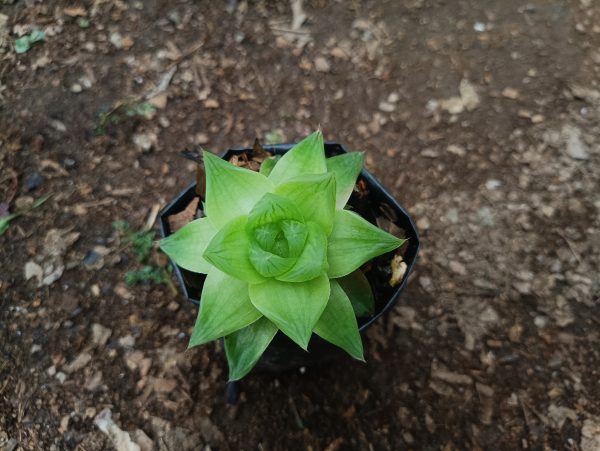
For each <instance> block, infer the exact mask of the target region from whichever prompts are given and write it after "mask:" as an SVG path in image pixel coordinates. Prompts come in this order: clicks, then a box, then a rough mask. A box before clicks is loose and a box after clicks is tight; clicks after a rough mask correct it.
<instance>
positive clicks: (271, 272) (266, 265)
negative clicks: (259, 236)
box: [250, 241, 296, 277]
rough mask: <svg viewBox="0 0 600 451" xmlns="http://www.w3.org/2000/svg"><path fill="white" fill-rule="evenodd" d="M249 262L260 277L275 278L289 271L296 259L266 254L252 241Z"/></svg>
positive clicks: (266, 252)
mask: <svg viewBox="0 0 600 451" xmlns="http://www.w3.org/2000/svg"><path fill="white" fill-rule="evenodd" d="M250 262H251V263H252V265H254V268H255V269H256V271H258V273H259V274H260V275H261V276H263V277H276V276H279V275H280V274H283V273H284V272H286V271H289V269H290V268H291V267H292V266H293V265H294V263H295V262H296V259H295V258H293V257H282V256H279V255H277V254H273V253H271V252H268V251H266V250H264V249H262V248H261V247H260V245H259V244H258V243H257V242H255V241H252V242H251V243H250Z"/></svg>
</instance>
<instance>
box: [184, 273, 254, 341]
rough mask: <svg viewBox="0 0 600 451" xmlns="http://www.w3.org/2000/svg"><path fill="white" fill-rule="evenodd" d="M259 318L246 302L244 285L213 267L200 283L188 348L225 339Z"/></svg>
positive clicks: (247, 301) (246, 286) (248, 300)
mask: <svg viewBox="0 0 600 451" xmlns="http://www.w3.org/2000/svg"><path fill="white" fill-rule="evenodd" d="M260 317H262V314H261V313H260V312H259V311H258V310H256V308H255V307H254V306H253V305H252V302H250V296H249V294H248V284H247V283H246V282H242V281H241V280H239V279H235V278H233V277H231V276H228V275H227V274H225V273H224V272H221V271H219V270H218V269H217V268H214V267H213V268H212V269H211V270H210V271H209V272H208V276H207V277H206V281H205V282H204V288H203V289H202V297H201V298H200V311H199V312H198V318H197V319H196V325H195V326H194V331H193V332H192V337H191V338H190V344H189V346H188V347H190V348H191V347H192V346H198V345H201V344H204V343H207V342H209V341H212V340H216V339H217V338H221V337H224V336H226V335H229V334H231V333H233V332H235V331H237V330H239V329H242V328H244V327H246V326H248V325H249V324H252V323H253V322H254V321H256V320H257V319H259V318H260Z"/></svg>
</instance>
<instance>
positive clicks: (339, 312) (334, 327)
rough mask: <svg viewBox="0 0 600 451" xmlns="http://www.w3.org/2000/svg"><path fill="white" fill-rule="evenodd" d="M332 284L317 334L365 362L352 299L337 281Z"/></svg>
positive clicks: (317, 327)
mask: <svg viewBox="0 0 600 451" xmlns="http://www.w3.org/2000/svg"><path fill="white" fill-rule="evenodd" d="M330 282H331V294H330V296H329V301H328V302H327V307H325V310H323V314H322V315H321V317H320V318H319V321H318V322H317V325H316V326H315V333H316V334H317V335H318V336H319V337H321V338H323V339H325V340H327V341H329V342H331V343H333V344H334V345H336V346H339V347H340V348H342V349H343V350H344V351H346V352H347V353H348V354H350V355H351V356H352V357H354V358H355V359H357V360H362V361H363V362H364V357H363V346H362V340H361V338H360V333H359V331H358V324H357V322H356V316H354V310H353V309H352V304H351V303H350V299H348V296H346V293H344V290H342V287H340V285H339V284H338V283H337V282H336V281H335V280H330Z"/></svg>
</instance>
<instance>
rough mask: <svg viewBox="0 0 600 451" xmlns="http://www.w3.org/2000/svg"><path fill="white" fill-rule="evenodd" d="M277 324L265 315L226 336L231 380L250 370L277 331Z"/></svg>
mask: <svg viewBox="0 0 600 451" xmlns="http://www.w3.org/2000/svg"><path fill="white" fill-rule="evenodd" d="M277 330H278V329H277V326H276V325H275V324H273V323H272V322H271V321H269V320H268V319H267V318H265V317H264V316H263V317H262V318H261V319H259V320H258V321H255V322H254V323H252V324H250V325H249V326H246V327H244V328H243V329H240V330H238V331H237V332H234V333H233V334H231V335H228V336H227V337H225V353H226V354H227V363H228V364H229V380H230V381H236V380H238V379H241V378H242V377H244V376H245V375H246V374H248V373H249V372H250V370H251V369H252V368H254V365H256V363H257V362H258V360H259V359H260V357H261V356H262V354H263V352H265V349H267V347H268V346H269V344H270V343H271V341H272V340H273V337H274V336H275V334H276V333H277Z"/></svg>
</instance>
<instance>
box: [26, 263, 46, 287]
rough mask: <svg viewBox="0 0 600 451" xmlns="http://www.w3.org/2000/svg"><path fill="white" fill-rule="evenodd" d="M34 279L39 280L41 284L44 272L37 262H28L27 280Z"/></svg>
mask: <svg viewBox="0 0 600 451" xmlns="http://www.w3.org/2000/svg"><path fill="white" fill-rule="evenodd" d="M33 277H35V278H36V279H37V281H38V284H39V283H41V281H42V278H43V277H44V270H43V269H42V267H41V266H40V265H38V264H37V263H36V262H34V261H28V262H27V263H25V280H29V279H31V278H33Z"/></svg>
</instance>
